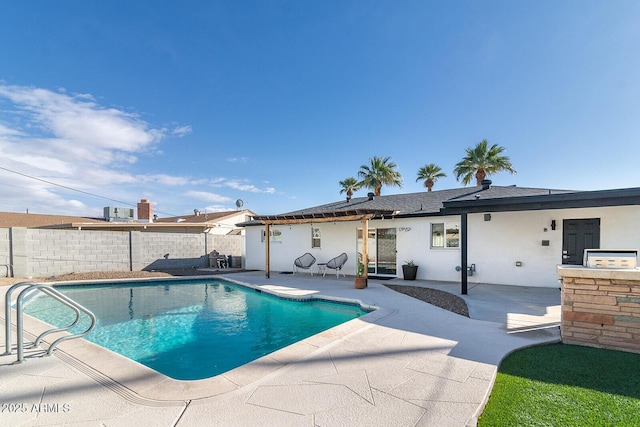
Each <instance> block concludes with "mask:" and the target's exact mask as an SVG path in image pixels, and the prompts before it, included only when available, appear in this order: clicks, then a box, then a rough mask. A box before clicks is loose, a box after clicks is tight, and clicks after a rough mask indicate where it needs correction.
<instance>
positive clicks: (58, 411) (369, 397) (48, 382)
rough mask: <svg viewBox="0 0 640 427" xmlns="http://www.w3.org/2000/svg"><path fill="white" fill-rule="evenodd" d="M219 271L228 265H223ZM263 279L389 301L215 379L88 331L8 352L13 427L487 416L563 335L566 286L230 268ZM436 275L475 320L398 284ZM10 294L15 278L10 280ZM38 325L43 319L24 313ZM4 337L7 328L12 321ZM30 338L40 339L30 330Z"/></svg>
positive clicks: (434, 421)
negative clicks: (45, 349)
mask: <svg viewBox="0 0 640 427" xmlns="http://www.w3.org/2000/svg"><path fill="white" fill-rule="evenodd" d="M218 277H220V276H218ZM222 277H225V278H228V279H230V280H233V281H239V282H244V283H249V284H253V285H255V286H258V287H261V288H263V289H269V290H272V291H276V292H280V293H284V294H293V295H315V296H326V297H333V298H339V299H348V300H357V301H360V302H361V303H362V304H363V305H365V306H375V307H378V308H379V309H378V310H376V311H375V312H373V313H370V314H368V315H366V316H363V317H361V318H359V319H356V320H353V321H350V322H347V323H345V324H343V325H340V326H338V327H336V328H332V329H330V330H328V331H325V332H324V333H321V334H319V335H316V336H313V337H310V338H308V339H306V340H303V341H301V342H299V343H296V344H294V345H292V346H289V347H287V348H285V349H282V350H280V351H277V352H275V353H272V354H270V355H267V356H265V357H263V358H261V359H259V360H257V361H255V362H252V363H250V364H247V365H244V366H242V367H240V368H237V369H234V370H232V371H229V372H227V373H225V374H223V375H219V376H217V377H214V378H211V379H207V380H200V381H177V380H172V379H169V378H167V377H164V376H162V375H159V374H157V373H155V372H154V371H151V370H150V369H148V368H145V367H143V366H141V365H139V364H137V363H135V362H132V361H129V360H127V359H125V358H123V357H121V356H118V355H116V354H114V353H111V352H109V351H107V350H104V349H101V348H99V347H97V346H95V345H93V344H91V343H87V342H84V341H80V340H75V341H70V342H65V343H63V344H62V345H61V346H60V349H59V350H56V352H54V356H53V357H38V355H39V354H40V353H41V351H40V350H30V351H28V352H26V355H27V360H26V361H25V362H24V363H22V364H18V365H15V364H12V363H13V362H14V361H15V353H14V355H12V356H0V402H1V403H2V404H3V405H4V404H12V405H14V406H11V407H7V410H4V406H3V412H2V413H1V414H0V420H1V421H2V423H3V424H7V425H29V426H31V425H34V426H35V425H56V424H65V425H68V424H73V423H78V424H81V425H93V424H95V425H106V426H129V425H132V424H135V425H139V426H146V425H149V426H200V425H207V426H211V425H213V426H215V425H220V426H245V425H264V426H270V425H279V426H300V425H308V426H351V425H372V426H374V425H380V426H431V425H439V426H440V425H441V426H464V425H475V423H476V417H477V416H478V415H479V413H480V412H481V410H482V408H483V406H484V403H485V402H486V399H487V398H488V395H489V393H490V390H491V386H492V384H493V381H494V378H495V374H496V371H497V366H498V364H499V363H500V361H501V360H502V359H503V358H504V356H506V355H507V354H509V353H510V352H512V351H514V350H516V349H518V348H521V347H525V346H530V345H535V344H540V343H549V342H557V341H559V339H560V334H559V327H558V325H559V322H560V291H559V290H558V289H557V288H554V289H551V288H530V287H519V286H497V285H483V284H480V285H470V287H469V293H468V295H464V296H463V295H460V286H459V284H453V283H434V282H426V281H415V282H407V281H403V280H388V281H378V280H376V279H370V280H369V287H368V288H367V289H364V290H357V289H354V287H353V277H347V278H340V279H336V278H335V276H333V277H329V276H327V277H317V276H313V277H311V276H310V275H309V274H305V273H301V274H297V275H295V276H293V275H285V274H278V273H275V272H272V273H271V278H266V277H265V275H264V272H240V273H234V274H229V275H226V276H224V275H223V276H222ZM383 284H398V285H408V284H411V285H412V286H427V287H433V288H435V289H440V290H445V291H448V292H451V293H453V294H455V295H459V296H461V297H463V298H464V300H465V301H466V303H467V305H468V307H469V313H470V316H471V318H466V317H464V316H459V315H456V314H453V313H451V312H448V311H446V310H443V309H440V308H437V307H435V306H432V305H430V304H426V303H424V302H422V301H419V300H416V299H414V298H411V297H409V296H407V295H404V294H401V293H398V292H395V291H392V290H391V289H389V288H387V287H385V286H384V285H383ZM0 290H2V292H1V296H2V298H4V292H5V291H6V287H4V288H0ZM25 324H26V326H27V331H28V332H32V333H37V331H38V328H40V327H41V325H39V324H38V322H35V321H34V322H31V321H29V322H25ZM0 334H2V343H4V327H3V328H2V332H0ZM27 340H33V336H31V335H28V334H27Z"/></svg>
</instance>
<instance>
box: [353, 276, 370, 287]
mask: <svg viewBox="0 0 640 427" xmlns="http://www.w3.org/2000/svg"><path fill="white" fill-rule="evenodd" d="M353 286H354V287H355V288H356V289H364V288H366V287H367V278H366V277H356V278H355V280H354V282H353Z"/></svg>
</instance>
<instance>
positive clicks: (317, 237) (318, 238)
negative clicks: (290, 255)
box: [311, 226, 322, 249]
mask: <svg viewBox="0 0 640 427" xmlns="http://www.w3.org/2000/svg"><path fill="white" fill-rule="evenodd" d="M316 242H317V244H316ZM311 249H322V231H321V230H320V227H314V226H311Z"/></svg>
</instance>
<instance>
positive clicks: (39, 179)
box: [0, 166, 178, 216]
mask: <svg viewBox="0 0 640 427" xmlns="http://www.w3.org/2000/svg"><path fill="white" fill-rule="evenodd" d="M0 169H2V170H4V171H7V172H11V173H15V174H16V175H21V176H24V177H25V178H29V179H35V180H36V181H40V182H44V183H46V184H50V185H54V186H56V187H60V188H65V189H67V190H71V191H75V192H78V193H82V194H86V195H88V196H92V197H97V198H99V199H105V200H109V201H111V202H116V203H120V204H123V205H129V206H133V207H137V206H138V205H137V204H135V203H129V202H123V201H122V200H117V199H112V198H110V197H105V196H100V195H99V194H93V193H89V192H87V191H82V190H78V189H75V188H71V187H68V186H66V185H62V184H56V183H55V182H51V181H47V180H46V179H42V178H37V177H35V176H31V175H27V174H25V173H22V172H17V171H14V170H11V169H7V168H3V167H2V166H0ZM157 212H158V213H161V214H164V215H168V216H178V215H174V214H171V213H167V212H161V211H157Z"/></svg>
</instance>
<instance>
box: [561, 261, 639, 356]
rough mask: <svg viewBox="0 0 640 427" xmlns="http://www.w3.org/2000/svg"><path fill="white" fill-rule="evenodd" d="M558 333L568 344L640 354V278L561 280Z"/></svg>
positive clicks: (568, 278)
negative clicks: (559, 329) (560, 322)
mask: <svg viewBox="0 0 640 427" xmlns="http://www.w3.org/2000/svg"><path fill="white" fill-rule="evenodd" d="M638 276H640V272H639V274H638ZM561 332H562V341H563V342H566V343H569V344H580V345H586V346H591V347H601V348H608V349H615V350H625V351H631V352H634V353H640V277H639V278H638V280H625V279H614V278H585V277H563V279H562V324H561Z"/></svg>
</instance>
